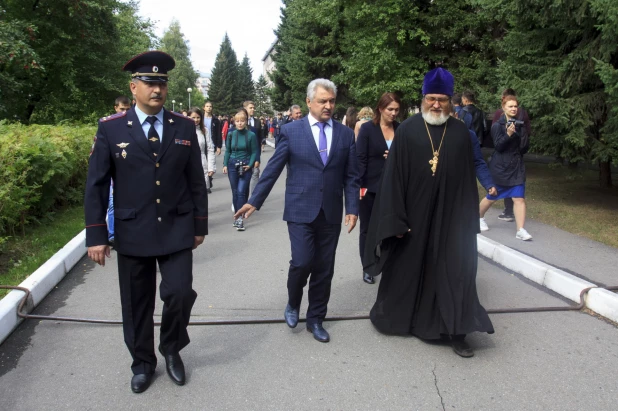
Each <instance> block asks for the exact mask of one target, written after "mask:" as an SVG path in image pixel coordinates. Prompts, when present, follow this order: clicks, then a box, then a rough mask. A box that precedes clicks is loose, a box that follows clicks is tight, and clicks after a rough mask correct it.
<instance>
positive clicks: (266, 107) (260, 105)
mask: <svg viewBox="0 0 618 411" xmlns="http://www.w3.org/2000/svg"><path fill="white" fill-rule="evenodd" d="M255 108H256V111H257V113H258V114H259V115H262V114H272V107H271V106H270V100H269V98H268V82H267V81H266V78H265V77H264V75H260V77H258V80H257V81H256V83H255Z"/></svg>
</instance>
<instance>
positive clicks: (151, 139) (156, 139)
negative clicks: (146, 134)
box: [148, 137, 159, 143]
mask: <svg viewBox="0 0 618 411" xmlns="http://www.w3.org/2000/svg"><path fill="white" fill-rule="evenodd" d="M148 140H150V141H152V142H153V143H154V142H155V141H159V139H158V138H156V137H150V138H149V139H148Z"/></svg>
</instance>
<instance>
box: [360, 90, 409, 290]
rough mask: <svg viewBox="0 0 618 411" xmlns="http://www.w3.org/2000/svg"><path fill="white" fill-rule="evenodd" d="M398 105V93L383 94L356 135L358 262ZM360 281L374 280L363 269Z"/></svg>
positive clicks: (399, 101) (391, 135) (395, 124)
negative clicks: (359, 188) (370, 119)
mask: <svg viewBox="0 0 618 411" xmlns="http://www.w3.org/2000/svg"><path fill="white" fill-rule="evenodd" d="M400 107H401V100H400V99H399V97H398V96H397V95H395V94H393V93H384V94H382V97H380V101H378V106H377V107H376V110H375V111H374V115H373V121H368V122H366V123H365V124H363V125H362V126H361V127H360V131H359V133H358V138H357V139H356V154H357V155H358V165H359V174H360V176H361V192H360V199H361V201H360V213H359V218H360V235H359V238H358V243H359V244H358V246H359V250H360V256H361V263H363V255H364V253H365V241H366V239H367V229H368V228H369V218H370V217H371V211H372V209H373V202H374V200H375V197H376V193H377V192H378V189H379V188H380V177H381V176H382V169H383V168H384V163H385V161H386V158H387V156H388V151H389V150H390V147H391V143H392V142H393V138H394V137H395V130H397V127H398V126H399V123H398V122H397V121H395V119H396V118H397V116H398V115H399V109H400ZM363 265H364V264H363ZM363 281H365V282H366V283H367V284H373V283H374V282H375V280H374V279H373V277H372V276H371V275H369V274H367V273H365V272H363Z"/></svg>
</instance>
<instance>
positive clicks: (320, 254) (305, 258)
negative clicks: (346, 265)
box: [288, 210, 341, 325]
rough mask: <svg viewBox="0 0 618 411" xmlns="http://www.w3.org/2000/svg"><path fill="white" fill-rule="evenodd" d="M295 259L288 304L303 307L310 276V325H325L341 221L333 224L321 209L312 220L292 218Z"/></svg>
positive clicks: (290, 227)
mask: <svg viewBox="0 0 618 411" xmlns="http://www.w3.org/2000/svg"><path fill="white" fill-rule="evenodd" d="M288 233H289V235H290V245H291V248H292V259H291V260H290V270H289V272H288V304H290V306H291V307H293V308H299V307H300V303H301V301H302V299H303V288H304V287H305V285H307V281H308V280H309V276H311V279H310V282H309V293H308V294H309V308H308V310H307V324H308V325H311V324H321V323H322V321H323V320H324V318H325V317H326V311H327V306H328V300H329V299H330V287H331V282H332V279H333V273H334V270H335V251H336V250H337V243H338V242H339V234H340V233H341V224H329V223H328V222H327V221H326V217H325V216H324V211H323V210H320V213H319V214H318V216H317V218H316V219H315V220H314V221H313V222H311V223H294V222H290V221H288Z"/></svg>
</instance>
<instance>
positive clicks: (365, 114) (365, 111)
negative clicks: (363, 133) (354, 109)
mask: <svg viewBox="0 0 618 411" xmlns="http://www.w3.org/2000/svg"><path fill="white" fill-rule="evenodd" d="M357 118H358V120H357V121H356V125H355V126H354V138H358V132H359V131H360V128H361V126H362V125H363V124H365V123H366V122H368V121H371V120H373V110H372V109H371V107H368V106H365V107H363V108H362V109H361V111H359V112H358V117H357Z"/></svg>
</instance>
